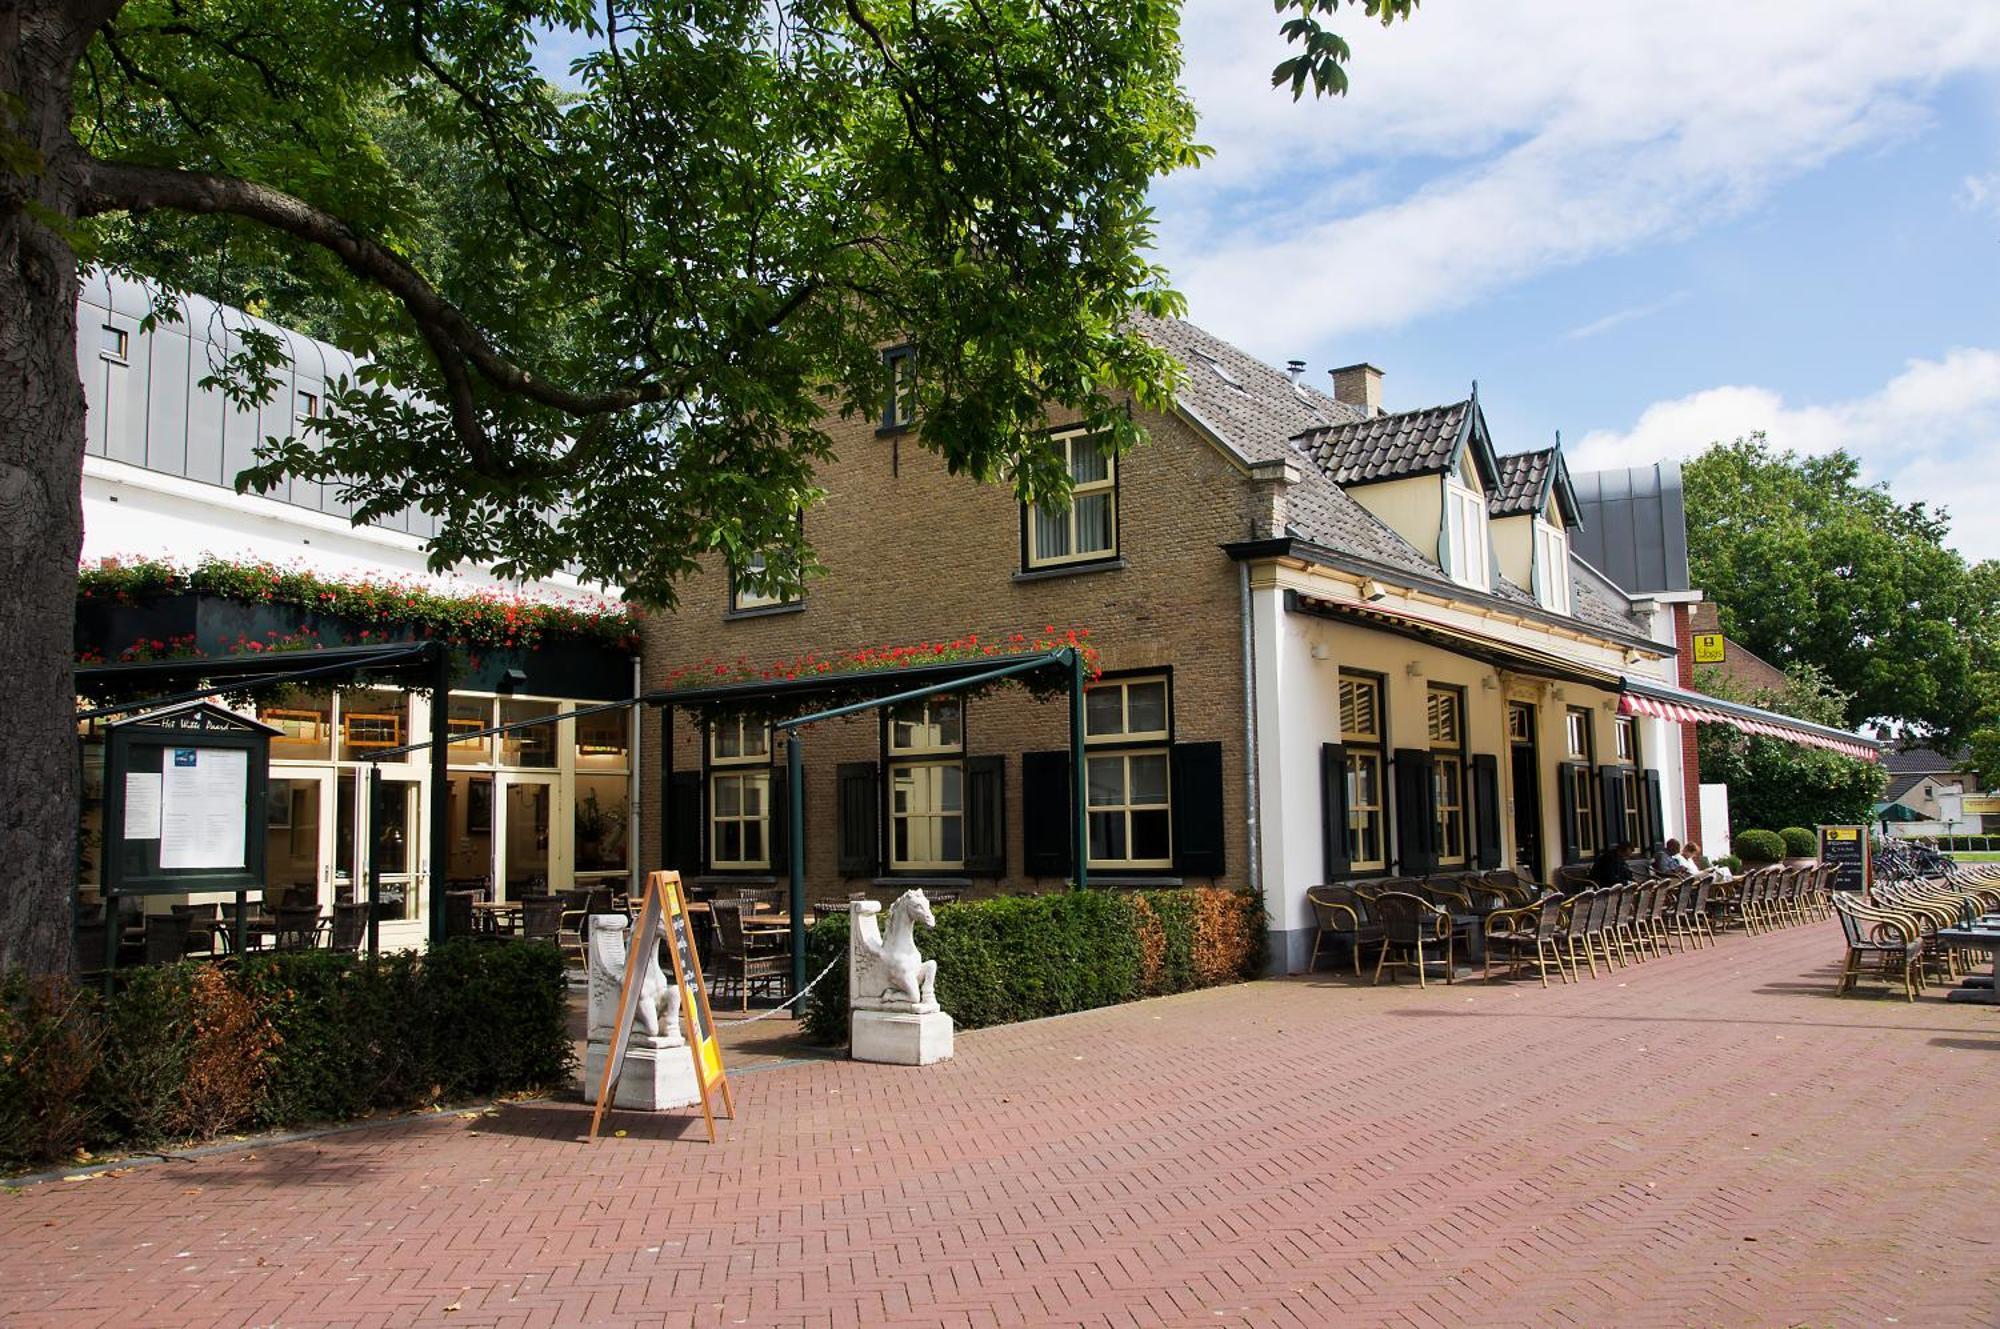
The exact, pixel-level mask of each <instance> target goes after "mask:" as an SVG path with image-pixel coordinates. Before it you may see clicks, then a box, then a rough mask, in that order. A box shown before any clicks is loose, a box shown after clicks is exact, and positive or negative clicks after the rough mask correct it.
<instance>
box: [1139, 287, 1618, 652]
mask: <svg viewBox="0 0 2000 1329" xmlns="http://www.w3.org/2000/svg"><path fill="white" fill-rule="evenodd" d="M1139 329H1140V331H1142V332H1143V333H1144V334H1145V335H1146V336H1147V338H1148V339H1150V340H1151V341H1152V342H1153V344H1154V345H1156V346H1159V347H1160V348H1161V349H1163V350H1166V351H1168V352H1170V353H1171V354H1172V355H1173V356H1174V357H1175V358H1176V359H1178V360H1179V361H1180V362H1181V363H1182V364H1183V365H1184V366H1186V368H1187V373H1186V374H1185V375H1184V376H1183V382H1182V384H1181V390H1180V396H1179V402H1180V405H1181V408H1182V409H1183V410H1185V411H1186V412H1187V413H1188V414H1189V415H1191V416H1193V417H1194V419H1195V420H1196V421H1198V422H1199V423H1200V424H1201V425H1202V426H1203V427H1204V428H1206V429H1208V430H1209V431H1211V432H1213V433H1214V434H1215V435H1216V436H1217V437H1218V438H1219V439H1220V440H1221V441H1222V443H1223V444H1224V445H1225V446H1227V447H1230V448H1233V449H1235V450H1236V451H1237V452H1239V453H1241V454H1242V455H1243V456H1244V457H1246V458H1248V459H1249V460H1250V461H1253V462H1257V461H1274V460H1279V459H1284V460H1289V461H1292V462H1294V463H1296V464H1297V469H1298V472H1299V482H1298V483H1297V484H1295V485H1293V486H1292V487H1291V490H1290V492H1289V493H1288V494H1287V496H1286V508H1287V511H1288V513H1289V520H1290V525H1291V530H1292V533H1293V534H1294V535H1296V536H1297V537H1298V538H1299V539H1301V540H1304V541H1307V542H1308V543H1311V544H1315V545H1319V546H1320V547H1322V548H1325V549H1331V550H1336V551H1338V552H1340V553H1343V554H1347V555H1350V556H1352V557H1354V558H1358V559H1364V560H1366V561H1368V562H1371V563H1377V564H1380V565H1382V566H1384V567H1387V568H1393V569H1398V570H1401V571H1404V572H1408V573H1410V574H1412V575H1414V576H1417V577H1422V578H1426V579H1428V580H1430V581H1442V580H1444V574H1443V572H1442V571H1441V570H1440V569H1439V568H1438V565H1437V560H1436V559H1435V558H1431V557H1427V556H1425V555H1424V554H1423V553H1421V552H1419V551H1418V549H1417V548H1416V546H1415V545H1412V544H1411V543H1410V542H1409V541H1407V540H1405V539H1404V538H1403V537H1402V536H1400V535H1398V534H1397V533H1396V532H1395V531H1393V530H1390V529H1389V527H1388V526H1386V525H1384V524H1383V522H1382V521H1381V519H1379V518H1378V517H1376V516H1375V514H1374V513H1372V512H1370V511H1368V510H1367V509H1366V508H1364V507H1362V506H1361V505H1360V504H1359V503H1357V502H1355V501H1354V499H1353V498H1351V497H1350V496H1349V495H1348V494H1347V493H1346V492H1345V491H1344V490H1343V489H1341V487H1340V485H1339V484H1338V483H1336V481H1335V477H1334V476H1332V475H1330V474H1329V473H1328V472H1327V471H1325V470H1323V469H1321V467H1320V465H1319V464H1318V463H1317V461H1316V460H1315V459H1314V458H1313V457H1312V456H1311V454H1309V453H1308V452H1307V451H1306V450H1305V449H1304V447H1302V446H1301V444H1302V442H1303V440H1302V439H1301V437H1300V436H1301V435H1310V434H1312V433H1313V432H1315V431H1318V430H1329V429H1334V428H1338V427H1341V426H1346V425H1356V424H1379V423H1381V422H1383V421H1390V420H1396V419H1398V418H1402V417H1407V416H1412V415H1423V414H1436V413H1438V412H1450V411H1454V410H1456V411H1459V412H1463V411H1464V410H1465V409H1466V408H1467V407H1468V406H1469V405H1470V403H1469V402H1460V403H1458V405H1457V406H1455V407H1434V408H1432V410H1431V411H1430V412H1420V411H1408V412H1403V413H1402V417H1399V416H1374V417H1372V418H1371V417H1369V416H1367V415H1365V414H1363V412H1362V411H1361V409H1360V408H1359V407H1355V406H1350V405H1348V404H1347V403H1345V402H1339V401H1335V400H1334V399H1333V398H1332V397H1330V396H1328V395H1327V394H1326V393H1324V392H1321V391H1319V390H1318V389H1317V388H1314V387H1312V386H1311V385H1310V384H1306V383H1296V384H1295V383H1293V382H1292V380H1291V376H1290V375H1288V374H1286V373H1285V372H1284V371H1283V370H1281V369H1277V368H1274V367H1272V366H1270V365H1267V364H1265V363H1264V362H1263V361H1261V360H1259V359H1257V358H1256V357H1255V356H1253V355H1250V354H1248V353H1247V352H1245V351H1242V350H1239V349H1237V348H1236V347H1234V346H1231V345H1230V344H1229V343H1228V342H1226V341H1223V340H1222V339H1221V338H1219V337H1216V336H1213V335H1211V334H1210V333H1208V332H1205V331H1203V330H1202V329H1200V328H1198V327H1196V326H1195V325H1194V324H1192V323H1188V322H1185V321H1183V320H1181V319H1153V318H1142V319H1140V320H1139ZM1455 431H1456V426H1454V432H1453V439H1454V440H1455V438H1456V432H1455ZM1449 454H1450V447H1449V445H1447V447H1446V452H1445V455H1446V457H1447V458H1448V457H1449ZM1448 464H1449V462H1448V460H1447V461H1446V462H1442V463H1440V464H1439V465H1438V466H1437V467H1436V468H1435V469H1437V470H1443V469H1444V468H1445V466H1446V465H1448ZM1407 473H1408V474H1413V475H1414V474H1419V473H1421V472H1420V471H1418V470H1414V469H1413V470H1411V471H1409V472H1407ZM1572 566H1573V568H1574V569H1575V573H1576V575H1574V576H1572V578H1571V583H1572V587H1573V594H1572V596H1571V600H1572V602H1573V604H1572V608H1573V609H1574V611H1575V614H1576V617H1577V618H1579V619H1580V620H1582V621H1583V622H1585V623H1587V624H1590V625H1591V626H1594V627H1597V628H1600V629H1608V630H1610V631H1614V632H1618V633H1622V634H1624V635H1625V636H1645V635H1646V625H1645V623H1644V622H1642V621H1641V620H1639V619H1636V618H1634V617H1632V616H1631V615H1630V614H1629V613H1627V612H1626V610H1625V607H1624V597H1623V596H1621V595H1620V594H1619V593H1618V592H1617V591H1616V590H1613V589H1611V588H1609V587H1608V586H1604V587H1600V586H1598V585H1595V584H1586V583H1587V582H1588V581H1589V578H1588V577H1587V575H1586V574H1585V570H1584V569H1583V568H1581V567H1580V566H1578V565H1576V564H1575V563H1574V560H1572ZM1459 593H1460V594H1464V595H1468V596H1471V595H1477V594H1478V593H1477V592H1475V591H1465V590H1463V589H1462V588H1461V589H1460V591H1459ZM1493 596H1494V598H1495V599H1498V600H1504V601H1507V602H1509V603H1512V604H1516V605H1520V606H1522V607H1525V608H1532V607H1534V605H1535V597H1534V596H1533V595H1531V594H1529V593H1528V592H1527V591H1524V590H1522V589H1521V588H1520V587H1518V586H1515V585H1513V584H1512V583H1511V582H1508V581H1507V580H1506V579H1505V578H1496V579H1495V583H1494V590H1493Z"/></svg>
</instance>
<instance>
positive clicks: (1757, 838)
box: [1729, 831, 1785, 863]
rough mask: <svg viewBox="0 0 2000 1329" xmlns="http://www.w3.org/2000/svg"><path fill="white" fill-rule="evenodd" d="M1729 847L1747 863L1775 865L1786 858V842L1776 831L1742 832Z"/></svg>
mask: <svg viewBox="0 0 2000 1329" xmlns="http://www.w3.org/2000/svg"><path fill="white" fill-rule="evenodd" d="M1729 847H1730V848H1731V849H1732V850H1734V851H1735V853H1736V856H1737V857H1738V858H1740V859H1742V860H1743V861H1744V862H1745V863H1775V862H1777V861H1778V860H1779V859H1781V858H1783V857H1784V856H1785V841H1784V838H1783V837H1782V836H1780V835H1779V834H1778V833H1777V832H1776V831H1741V832H1739V833H1738V834H1737V836H1736V838H1735V839H1733V840H1731V841H1730V842H1729Z"/></svg>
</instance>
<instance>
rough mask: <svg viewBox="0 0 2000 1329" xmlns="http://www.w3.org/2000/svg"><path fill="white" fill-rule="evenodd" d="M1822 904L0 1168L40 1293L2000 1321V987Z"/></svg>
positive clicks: (1181, 1317) (371, 1313)
mask: <svg viewBox="0 0 2000 1329" xmlns="http://www.w3.org/2000/svg"><path fill="white" fill-rule="evenodd" d="M1838 951H1839V946H1838V940H1837V936H1836V933H1835V930H1834V927H1833V925H1832V924H1830V923H1829V924H1820V925H1816V926H1813V927H1809V928H1802V929H1794V930H1791V931H1787V932H1782V933H1778V934H1774V935H1770V936H1765V937H1741V936H1733V937H1728V938H1725V939H1724V941H1723V944H1722V945H1721V946H1720V947H1718V948H1716V949H1713V950H1709V951H1703V952H1697V953H1694V954H1689V955H1682V956H1676V957H1672V958H1669V959H1666V960H1662V961H1654V962H1650V963H1648V964H1646V965H1645V966H1643V967H1640V968H1637V969H1633V970H1628V971H1625V972H1623V973H1621V974H1619V975H1618V976H1617V977H1616V978H1614V979H1610V980H1599V981H1598V982H1596V983H1595V984H1591V983H1585V984H1584V985H1582V986H1581V987H1571V988H1560V987H1558V988H1554V989H1551V990H1549V991H1546V992H1545V991H1543V990H1542V989H1541V988H1539V987H1538V986H1535V985H1533V984H1532V983H1526V984H1518V985H1508V986H1493V987H1487V986H1484V985H1461V986H1458V987H1455V988H1443V987H1433V988H1431V989H1430V990H1428V991H1424V992H1419V991H1417V990H1416V989H1415V988H1414V987H1408V986H1406V987H1402V988H1396V989H1391V988H1387V987H1384V988H1380V989H1366V988H1361V989H1357V988H1353V987H1350V986H1346V985H1345V984H1344V983H1343V982H1342V981H1340V980H1337V979H1330V978H1328V979H1319V980H1313V981H1303V980H1293V981H1286V982H1276V983H1259V984H1252V985H1248V986H1244V987H1239V988H1232V989H1226V990H1221V991H1214V992H1208V993H1200V994H1194V995H1190V996H1184V997H1175V998H1168V999H1165V1000H1160V1001H1154V1002H1147V1003H1142V1004H1139V1005H1134V1006H1127V1007H1123V1008H1119V1009H1115V1010H1107V1011H1101V1012H1093V1013H1090V1014H1086V1015H1082V1016H1076V1017H1072V1018H1069V1019H1064V1020H1058V1021H1051V1022H1044V1023H1039V1024H1033V1025H1024V1026H1015V1027H1013V1028H1007V1029H998V1030H991V1031H985V1032H980V1033H975V1034H970V1035H966V1036H963V1037H962V1038H961V1040H960V1043H959V1056H958V1060H957V1061H956V1062H954V1063H952V1064H950V1065H947V1066H942V1067H936V1068H932V1069H929V1070H921V1071H920V1070H904V1069H890V1068H881V1067H863V1066H858V1065H853V1064H851V1063H847V1062H819V1063H812V1064H803V1065H779V1066H775V1067H772V1068H769V1069H763V1070H759V1071H755V1072H752V1073H748V1074H745V1075H743V1076H742V1077H741V1078H740V1081H739V1085H738V1090H737V1093H738V1099H739V1104H740V1107H741V1111H742V1120H741V1124H740V1125H737V1126H735V1127H733V1128H731V1129H730V1130H729V1132H728V1136H727V1141H726V1143H724V1144H721V1145H718V1146H714V1147H711V1146H709V1145H707V1144H704V1143H701V1142H700V1139H699V1131H698V1128H697V1129H696V1130H695V1132H693V1133H690V1131H689V1122H688V1120H687V1119H686V1118H683V1117H675V1118H672V1119H667V1120H657V1119H647V1120H640V1119H637V1118H634V1117H630V1116H626V1117H624V1118H623V1119H621V1120H620V1121H619V1122H618V1124H619V1125H620V1126H623V1127H625V1128H627V1129H628V1131H629V1134H628V1136H627V1137H626V1138H624V1139H612V1140H608V1141H606V1142H604V1143H602V1144H600V1145H599V1146H598V1147H596V1148H595V1149H586V1148H585V1147H584V1146H583V1145H582V1144H580V1143H578V1138H579V1132H580V1131H581V1129H582V1128H583V1127H584V1125H585V1121H586V1117H585V1114H584V1111H583V1109H582V1108H581V1107H579V1106H576V1105H572V1104H566V1103H548V1104H528V1105H522V1106H517V1107H511V1108H508V1109H506V1110H504V1111H502V1112H500V1113H499V1114H498V1115H496V1116H491V1117H481V1118H475V1119H471V1120H467V1119H465V1118H462V1117H460V1116H457V1115H447V1116H442V1117H436V1118H430V1119H426V1120H423V1121H421V1122H417V1123H403V1124H392V1125H387V1126H383V1127H380V1128H369V1129H365V1130H359V1131H353V1132H349V1133H345V1134H341V1135H336V1136H331V1137H326V1138H323V1139H319V1140H315V1141H309V1142H304V1143H296V1144H289V1145H281V1146H267V1147H263V1148H259V1149H256V1150H254V1151H251V1152H245V1153H236V1154H230V1155H223V1156H216V1157H211V1158H207V1159H204V1160H201V1161H197V1162H170V1163H166V1164H161V1165H157V1166H150V1167H143V1168H138V1169H135V1170H133V1171H131V1172H129V1173H126V1174H124V1175H121V1176H115V1177H108V1178H101V1179H98V1180H93V1181H87V1182H72V1183H56V1184H51V1185H44V1186H36V1187H30V1188H27V1189H25V1190H23V1191H22V1192H20V1193H18V1194H13V1195H6V1196H0V1323H5V1324H7V1325H10V1326H29V1325H53V1324H61V1325H96V1324H104V1325H141V1324H143V1325H182V1324H203V1325H209V1324H214V1325H296V1326H306V1325H355V1326H360V1325H382V1324H406V1323H427V1324H446V1325H452V1326H457V1327H459V1329H470V1327H472V1326H488V1325H491V1326H500V1325H509V1326H512V1325H632V1326H656V1325H739V1324H748V1325H758V1326H766V1325H805V1326H822V1327H825V1326H838V1325H879V1324H912V1325H915V1324H922V1325H952V1326H1003V1325H1021V1324H1078V1325H1115V1326H1142V1325H1166V1324H1184V1325H1196V1324H1200V1325H1224V1326H1228V1325H1247V1324H1281V1325H1329V1324H1385V1325H1399V1326H1401V1325H1410V1326H1425V1327H1429V1326H1450V1325H1541V1324H1559V1325H1591V1326H1603V1325H1620V1326H1624V1325H1757V1326H1792V1325H1811V1326H1827V1325H1853V1324H1890V1323H1895V1324H1900V1325H1904V1326H1911V1325H1948V1326H1967V1325H1992V1324H1995V1323H1996V1322H2000V1176H1997V1175H1996V1174H1997V1173H2000V1169H1996V1167H1995V1159H1996V1153H1995V1141H1994V1135H1995V1133H1996V1128H1997V1127H2000V1111H1996V1094H1997V1091H2000V1055H1996V1054H2000V1014H1996V1013H1995V1012H1993V1011H1990V1010H1977V1009H1967V1008H1962V1007H1952V1006H1946V1005H1945V1004H1944V1003H1943V1002H1941V1001H1939V1000H1937V999H1935V998H1932V999H1929V1000H1926V1001H1923V1002H1920V1003H1919V1004H1917V1005H1915V1006H1907V1005H1905V1004H1904V1003H1902V1002H1901V1001H1900V1000H1889V999H1880V998H1877V999H1844V1000H1839V999H1835V998H1833V997H1831V996H1830V995H1829V994H1830V992H1831V990H1832V984H1833V979H1832V973H1833V967H1832V966H1833V960H1834V957H1835V956H1836V955H1837V954H1838Z"/></svg>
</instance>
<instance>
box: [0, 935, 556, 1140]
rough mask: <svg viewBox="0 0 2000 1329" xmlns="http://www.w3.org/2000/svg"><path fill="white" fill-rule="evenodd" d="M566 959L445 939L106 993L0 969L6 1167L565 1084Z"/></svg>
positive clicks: (246, 965) (532, 948)
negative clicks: (420, 949)
mask: <svg viewBox="0 0 2000 1329" xmlns="http://www.w3.org/2000/svg"><path fill="white" fill-rule="evenodd" d="M572 1059H573V1051H572V1044H571V1041H570V1035H569V1021H568V996H567V992H566V988H565V983H564V975H563V960H562V954H561V952H560V951H558V950H557V949H556V948H555V947H554V946H551V945H548V944H546V943H539V942H509V943H505V944H501V945H494V944H491V943H481V942H474V941H460V942H452V943H449V944H447V945H445V946H442V947H439V948H438V949H437V950H435V951H433V952H431V953H430V954H429V955H427V956H419V955H416V954H412V953H399V954H394V955H387V956H383V957H381V958H380V959H379V960H375V961H369V960H367V959H366V958H364V957H360V956H352V955H339V954H335V953H333V952H330V951H299V952H279V953H272V954H267V955H254V956H250V957H248V958H247V959H246V960H245V961H244V962H243V964H242V965H241V966H240V967H238V968H236V969H233V970H223V969H219V968H217V967H216V966H214V965H213V964H209V963H207V962H198V961H187V962H183V963H181V964H178V965H167V966H161V967H158V968H145V969H134V970H132V971H130V972H129V974H126V975H124V976H123V977H122V980H121V985H120V987H119V989H118V991H117V992H116V993H115V994H114V995H113V996H112V997H111V998H109V999H108V1000H105V999H101V998H99V997H98V996H97V995H96V994H95V993H93V992H90V991H88V990H85V989H81V988H78V987H77V986H76V985H75V984H73V983H70V982H67V981H66V980H65V981H58V982H46V981H38V982H29V981H27V980H24V979H22V978H20V977H18V976H16V977H13V978H5V979H0V1165H6V1166H18V1165H22V1164H36V1163H49V1162H54V1161H58V1160H60V1159H64V1158H68V1157H70V1156H73V1155H74V1154H75V1153H76V1151H77V1150H78V1149H80V1148H82V1147H84V1146H85V1145H89V1146H91V1147H93V1148H97V1149H101V1150H108V1149H116V1148H130V1147H134V1146H147V1145H154V1144H159V1143H163V1142H169V1141H173V1142H178V1141H184V1140H201V1139H207V1138H211V1137H213V1136H214V1135H217V1134H220V1133H222V1132H224V1131H228V1130H234V1129H242V1128H245V1127H252V1126H257V1127H276V1126H299V1125H305V1124H308V1123H312V1122H320V1121H344V1120H351V1119H354V1118H357V1117H364V1116H367V1115H369V1114H371V1113H374V1112H378V1111H398V1110H404V1109H409V1108H415V1107H423V1106H427V1105H429V1104H433V1103H437V1102H439V1101H442V1100H448V1099H456V1098H468V1097H486V1096H490V1095H494V1094H501V1093H510V1092H516V1091H522V1090H533V1089H542V1088H547V1087H550V1086H553V1085H555V1084H558V1083H561V1082H562V1081H563V1080H565V1079H566V1078H567V1077H568V1075H569V1072H570V1069H571V1064H572Z"/></svg>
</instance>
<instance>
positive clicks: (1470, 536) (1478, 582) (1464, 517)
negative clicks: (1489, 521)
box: [1444, 454, 1491, 591]
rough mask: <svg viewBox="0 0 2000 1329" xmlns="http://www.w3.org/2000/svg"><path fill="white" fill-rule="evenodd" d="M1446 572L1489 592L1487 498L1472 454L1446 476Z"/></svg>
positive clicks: (1462, 581) (1452, 576)
mask: <svg viewBox="0 0 2000 1329" xmlns="http://www.w3.org/2000/svg"><path fill="white" fill-rule="evenodd" d="M1444 508H1445V511H1444V519H1445V540H1444V543H1445V559H1444V564H1445V573H1446V575H1447V576H1449V577H1450V578H1451V579H1452V580H1453V581H1455V582H1457V583H1458V584H1459V585H1461V586H1470V587H1473V588H1474V589H1476V590H1481V591H1483V590H1487V589H1489V586H1490V582H1489V579H1488V568H1489V566H1490V563H1491V557H1490V554H1489V552H1488V544H1487V531H1486V495H1485V494H1484V493H1482V492H1481V491H1480V486H1479V473H1478V472H1477V471H1476V470H1475V469H1474V467H1473V464H1472V457H1471V456H1470V454H1468V455H1467V456H1466V457H1465V458H1464V459H1463V460H1461V461H1460V462H1459V465H1458V469H1457V470H1455V471H1452V472H1451V473H1450V474H1448V475H1447V476H1446V477H1445V485H1444Z"/></svg>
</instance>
